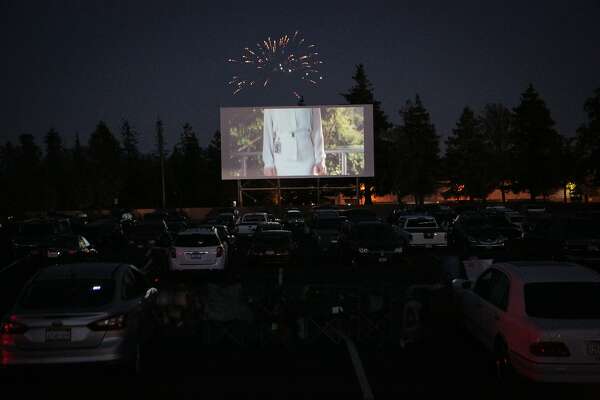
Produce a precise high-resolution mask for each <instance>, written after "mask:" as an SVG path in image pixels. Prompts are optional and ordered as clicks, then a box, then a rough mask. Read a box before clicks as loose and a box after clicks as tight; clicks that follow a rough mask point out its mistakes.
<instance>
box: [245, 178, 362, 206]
mask: <svg viewBox="0 0 600 400" xmlns="http://www.w3.org/2000/svg"><path fill="white" fill-rule="evenodd" d="M315 181H316V182H315V183H316V184H315V186H281V180H280V179H279V178H278V179H277V180H276V181H275V184H273V183H271V185H270V186H257V187H252V186H244V184H243V183H242V180H241V179H238V180H237V200H238V204H239V206H240V207H243V206H244V193H245V192H259V191H270V192H275V201H276V205H278V206H281V205H282V197H281V193H282V191H285V190H307V191H316V194H317V198H316V201H317V202H316V204H317V205H318V204H321V191H322V189H328V190H340V191H341V190H352V189H355V198H354V204H355V205H356V206H359V205H360V197H359V196H360V186H359V177H356V183H355V184H354V185H348V186H325V187H321V181H320V178H315ZM269 182H272V181H269Z"/></svg>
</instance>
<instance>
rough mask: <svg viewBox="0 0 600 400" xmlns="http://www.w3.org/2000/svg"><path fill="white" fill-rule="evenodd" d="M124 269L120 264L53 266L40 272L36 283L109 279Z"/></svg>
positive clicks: (123, 265)
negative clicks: (67, 279)
mask: <svg viewBox="0 0 600 400" xmlns="http://www.w3.org/2000/svg"><path fill="white" fill-rule="evenodd" d="M124 267H126V264H121V263H74V264H63V265H53V266H50V267H47V268H45V269H43V270H41V271H40V272H39V273H38V274H37V275H36V277H35V280H36V281H40V280H42V281H45V280H54V279H66V278H69V279H110V278H113V277H114V276H115V275H116V273H117V272H118V271H119V269H121V268H124Z"/></svg>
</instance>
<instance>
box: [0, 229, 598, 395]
mask: <svg viewBox="0 0 600 400" xmlns="http://www.w3.org/2000/svg"><path fill="white" fill-rule="evenodd" d="M103 250H104V251H103V253H102V254H103V256H102V258H103V260H107V261H120V262H127V263H132V264H134V265H137V266H139V267H144V268H147V269H150V270H153V271H159V272H160V275H159V276H160V279H159V280H158V281H157V285H158V286H159V289H161V290H163V291H169V290H172V288H174V287H179V288H181V287H184V288H188V289H193V288H198V287H202V286H203V285H207V284H211V283H216V284H220V285H224V284H225V285H228V284H232V283H236V282H241V283H242V284H243V285H245V287H247V290H248V291H249V292H252V290H254V293H257V294H260V293H264V291H265V290H271V289H273V288H274V287H277V286H278V285H281V286H283V287H285V288H287V289H286V290H288V294H289V295H290V296H291V295H292V293H293V292H294V290H299V289H298V288H305V287H306V285H307V284H310V285H315V286H317V285H322V286H323V285H324V286H323V287H325V286H327V285H329V286H335V285H350V286H352V285H358V284H361V285H363V286H365V287H375V286H378V287H383V286H385V287H386V288H387V289H389V290H391V291H394V290H395V291H403V290H405V289H406V287H407V286H408V285H411V284H417V283H428V282H429V283H431V282H438V281H440V279H442V278H443V276H444V271H441V270H440V269H439V265H438V264H435V263H432V262H431V260H432V257H431V256H432V253H431V252H415V253H412V254H410V253H409V254H407V255H406V257H405V259H404V260H403V261H402V262H401V263H400V264H398V265H394V266H391V267H386V268H381V269H370V270H366V271H364V270H363V271H351V270H349V269H348V268H346V266H344V265H341V264H340V263H339V261H338V259H337V258H336V257H335V256H333V257H322V255H320V254H318V252H317V251H316V250H315V248H314V247H313V246H312V245H311V243H310V241H308V240H304V239H301V252H300V257H299V258H298V260H296V261H297V262H296V263H295V264H296V265H294V266H293V268H292V267H291V266H290V267H286V268H285V270H284V274H283V277H281V275H280V272H279V270H278V268H266V269H261V270H249V269H248V266H247V265H246V263H245V258H244V257H243V252H241V253H240V254H242V255H241V256H240V255H238V256H237V257H233V258H232V263H231V265H230V268H229V272H228V274H218V275H214V274H212V275H211V274H209V275H206V274H204V275H181V276H173V275H172V274H168V273H165V272H164V270H165V268H166V266H165V262H166V259H165V258H164V257H165V256H164V252H162V251H161V250H160V249H159V250H155V251H149V250H147V249H137V248H135V249H130V248H127V247H118V248H117V247H115V248H106V249H103ZM435 255H436V256H440V257H442V256H452V255H454V254H453V250H452V249H447V250H442V251H439V252H437V253H436V254H435ZM161 271H162V272H161ZM282 280H283V283H282V282H281V281H282ZM3 284H7V282H3ZM387 289H386V290H387ZM458 325H459V324H458V321H457V319H456V318H455V316H453V315H446V318H445V319H444V320H443V321H442V322H441V323H439V321H438V322H437V323H436V324H434V326H433V328H434V329H432V330H431V331H430V334H429V335H427V336H426V340H425V341H424V342H422V343H419V344H416V345H414V346H411V347H408V348H402V347H401V346H400V345H399V343H400V342H399V341H396V340H395V339H394V338H393V337H392V338H390V334H392V335H393V334H394V333H395V331H394V330H393V329H391V328H390V330H389V331H388V332H387V333H384V334H383V336H377V335H375V336H374V339H373V340H364V341H361V340H356V341H355V342H356V343H355V344H356V349H357V353H358V356H359V358H360V362H361V363H362V366H363V367H364V372H365V375H366V379H367V382H368V385H369V388H370V389H371V392H372V394H373V397H374V398H378V399H379V398H386V399H387V398H390V399H391V398H394V399H398V398H403V397H406V396H427V397H430V396H431V397H432V396H436V397H438V396H451V397H460V398H478V399H481V398H492V399H494V398H498V399H503V398H512V397H514V396H515V395H518V396H521V395H523V396H535V397H536V398H557V399H558V398H573V399H575V398H577V399H588V398H589V399H592V398H597V397H598V394H599V393H600V390H599V388H598V387H597V386H585V385H577V386H574V385H540V384H531V383H527V384H525V383H523V384H520V385H518V386H517V387H514V388H511V389H510V391H509V389H508V388H506V387H502V386H499V385H498V384H497V382H496V380H495V376H494V369H493V366H492V364H491V361H490V360H489V357H488V355H487V354H486V353H485V352H484V351H483V350H482V348H481V347H479V346H478V345H477V344H476V343H474V342H473V341H472V340H471V339H470V338H468V337H467V336H465V335H464V334H463V333H462V332H461V331H460V329H459V328H458ZM315 329H317V328H315ZM377 329H378V328H377V327H374V328H373V331H376V330H377ZM382 329H383V330H384V329H386V328H382ZM375 333H376V332H375ZM382 337H385V340H378V338H379V339H380V338H382ZM221 338H222V339H223V340H220V341H214V340H213V341H210V342H209V343H207V341H206V340H205V333H203V332H202V327H201V325H194V324H183V325H181V326H177V325H169V326H168V327H166V328H165V329H163V330H162V331H161V335H160V336H159V337H157V338H156V339H155V341H154V342H153V343H152V345H151V347H150V348H149V349H148V351H147V352H146V354H147V355H146V358H145V362H144V369H143V374H142V375H140V376H132V375H126V374H123V372H122V371H121V370H119V369H116V368H112V367H110V368H109V367H100V366H96V367H83V368H82V367H79V366H77V367H41V368H34V369H32V370H28V371H26V372H24V373H23V374H22V375H17V376H15V372H16V371H2V375H1V377H0V379H1V382H2V386H3V388H6V390H7V393H8V390H9V389H10V391H11V392H12V390H13V389H14V390H15V391H16V393H18V394H19V395H25V396H28V397H29V396H31V397H33V396H36V397H37V396H43V397H48V396H50V397H52V398H61V397H62V398H65V397H66V398H80V399H81V398H83V399H85V398H107V397H110V398H131V397H132V396H135V397H138V398H139V397H142V398H144V397H149V398H180V397H181V398H199V397H210V398H233V397H235V398H261V399H264V398H286V399H287V398H297V399H304V398H339V397H340V396H343V398H347V399H353V398H356V399H361V398H365V390H364V387H362V386H361V384H360V379H359V377H358V376H357V370H356V367H355V364H353V360H352V357H351V355H350V353H349V351H348V349H347V347H346V346H345V345H344V342H343V341H340V340H337V339H335V340H334V339H331V338H329V337H328V336H327V335H325V334H324V335H320V336H319V337H318V339H315V340H313V341H311V342H307V343H300V344H298V343H295V344H292V345H290V343H289V342H281V343H279V342H277V341H276V340H275V341H266V342H261V343H262V344H260V345H259V344H257V342H256V341H255V342H248V343H244V344H242V345H240V343H237V342H236V341H235V340H233V339H232V338H231V337H228V336H227V335H226V333H225V332H221ZM18 374H21V371H19V372H18Z"/></svg>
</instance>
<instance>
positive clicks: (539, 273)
mask: <svg viewBox="0 0 600 400" xmlns="http://www.w3.org/2000/svg"><path fill="white" fill-rule="evenodd" d="M453 286H454V287H455V290H456V293H457V295H458V299H459V305H460V310H461V312H462V316H463V320H464V325H465V327H466V329H467V330H468V332H469V333H470V334H471V335H472V336H473V337H475V338H476V339H477V340H478V341H480V342H481V343H482V344H483V345H484V346H485V348H486V349H487V350H489V351H490V352H491V353H492V354H493V355H494V358H495V361H496V363H495V365H496V368H497V374H498V376H499V377H500V378H502V379H507V380H509V379H511V378H513V377H515V374H516V375H520V376H523V377H526V378H527V379H529V380H533V381H541V382H594V383H599V382H600V275H598V274H597V273H596V272H593V271H591V270H589V269H587V268H584V267H581V266H579V265H576V264H569V263H556V262H511V263H503V264H494V265H492V266H491V267H490V268H488V269H487V270H486V271H485V272H484V273H482V274H481V275H480V276H479V278H478V279H477V280H476V281H475V282H474V284H473V285H471V284H470V282H468V281H464V280H455V281H454V283H453ZM471 286H472V288H471Z"/></svg>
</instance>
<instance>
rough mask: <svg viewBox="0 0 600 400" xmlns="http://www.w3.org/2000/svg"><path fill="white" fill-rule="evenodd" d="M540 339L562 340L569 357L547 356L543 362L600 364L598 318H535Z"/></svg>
mask: <svg viewBox="0 0 600 400" xmlns="http://www.w3.org/2000/svg"><path fill="white" fill-rule="evenodd" d="M534 325H535V326H536V328H537V330H538V335H539V338H540V340H541V341H549V342H562V343H564V344H565V345H566V346H567V348H568V349H569V353H570V356H569V357H556V358H552V357H548V359H547V360H546V359H544V362H558V363H564V362H569V363H582V364H583V363H598V364H600V319H569V320H565V319H560V320H557V319H548V320H545V319H536V320H535V323H534Z"/></svg>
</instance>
